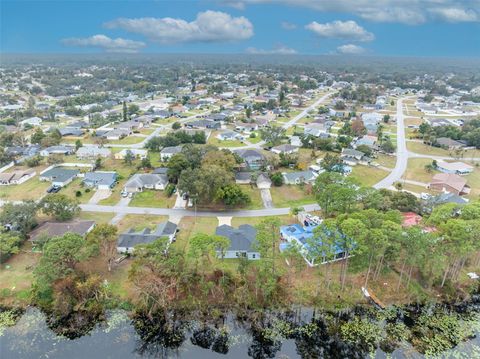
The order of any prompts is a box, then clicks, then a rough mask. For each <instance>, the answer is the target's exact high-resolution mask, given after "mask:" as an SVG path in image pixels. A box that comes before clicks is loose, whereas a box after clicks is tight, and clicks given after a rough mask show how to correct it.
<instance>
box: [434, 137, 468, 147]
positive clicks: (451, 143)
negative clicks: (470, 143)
mask: <svg viewBox="0 0 480 359" xmlns="http://www.w3.org/2000/svg"><path fill="white" fill-rule="evenodd" d="M436 142H437V143H438V144H439V145H440V146H448V147H463V146H465V144H464V143H463V142H460V141H457V140H452V139H451V138H447V137H440V138H437V140H436Z"/></svg>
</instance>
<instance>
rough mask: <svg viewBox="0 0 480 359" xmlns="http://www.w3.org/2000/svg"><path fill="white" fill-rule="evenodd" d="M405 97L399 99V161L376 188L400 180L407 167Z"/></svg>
mask: <svg viewBox="0 0 480 359" xmlns="http://www.w3.org/2000/svg"><path fill="white" fill-rule="evenodd" d="M402 105H403V99H401V98H399V99H398V100H397V116H396V117H397V163H396V164H395V168H394V169H393V170H392V172H390V174H389V175H388V176H387V177H385V178H384V179H382V180H381V181H380V182H378V183H377V184H375V185H374V186H373V187H374V188H376V189H380V188H390V187H391V186H392V185H393V184H394V183H395V182H397V181H398V180H400V179H401V178H402V176H403V174H404V173H405V171H406V169H407V162H408V151H407V143H406V142H405V124H404V121H403V120H404V118H403V110H402Z"/></svg>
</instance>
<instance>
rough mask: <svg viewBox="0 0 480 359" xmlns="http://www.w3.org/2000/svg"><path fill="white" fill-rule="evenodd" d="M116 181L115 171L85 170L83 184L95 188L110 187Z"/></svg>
mask: <svg viewBox="0 0 480 359" xmlns="http://www.w3.org/2000/svg"><path fill="white" fill-rule="evenodd" d="M116 183H117V173H116V172H103V171H102V172H100V171H97V172H87V173H85V177H84V178H83V184H84V185H85V186H87V187H93V188H96V189H111V188H113V186H115V184H116Z"/></svg>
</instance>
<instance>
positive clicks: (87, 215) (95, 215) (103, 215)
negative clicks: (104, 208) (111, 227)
mask: <svg viewBox="0 0 480 359" xmlns="http://www.w3.org/2000/svg"><path fill="white" fill-rule="evenodd" d="M113 217H115V213H113V212H85V211H81V212H80V214H79V216H78V218H79V219H84V220H88V221H95V222H96V223H97V224H105V223H109V222H110V221H111V220H112V218H113Z"/></svg>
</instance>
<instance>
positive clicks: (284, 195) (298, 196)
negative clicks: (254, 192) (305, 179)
mask: <svg viewBox="0 0 480 359" xmlns="http://www.w3.org/2000/svg"><path fill="white" fill-rule="evenodd" d="M310 187H311V186H310V185H305V186H304V187H303V188H302V187H301V186H297V185H283V186H281V187H273V186H272V188H271V189H270V193H271V194H272V200H273V205H274V206H275V207H278V208H284V207H297V206H303V205H305V204H310V203H315V199H314V198H313V195H312V194H309V190H308V188H310Z"/></svg>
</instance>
